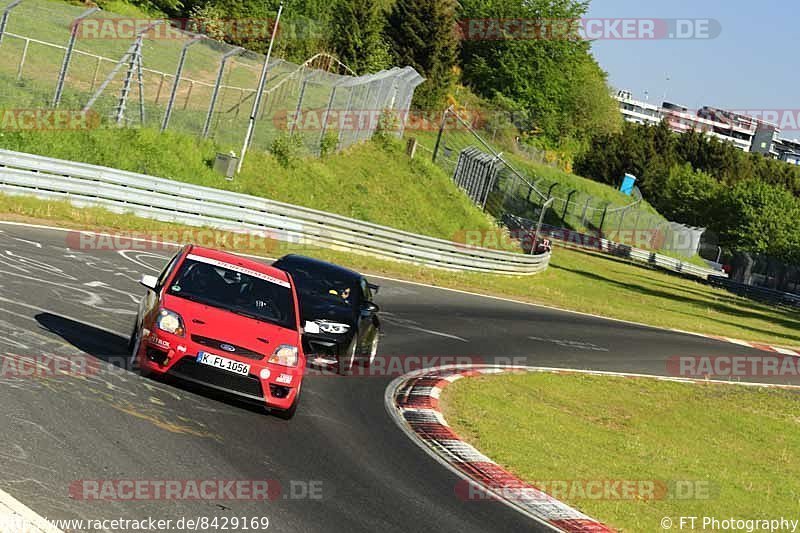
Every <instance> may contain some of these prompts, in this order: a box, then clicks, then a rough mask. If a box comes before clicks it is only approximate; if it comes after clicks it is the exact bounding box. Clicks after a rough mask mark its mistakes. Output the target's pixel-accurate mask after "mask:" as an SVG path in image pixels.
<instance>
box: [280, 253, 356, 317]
mask: <svg viewBox="0 0 800 533" xmlns="http://www.w3.org/2000/svg"><path fill="white" fill-rule="evenodd" d="M275 266H276V267H278V268H281V269H283V270H286V271H287V272H289V273H290V274H291V275H292V279H293V281H294V284H295V286H296V287H297V292H298V293H300V296H301V298H302V297H303V296H306V297H312V298H320V299H322V300H325V301H326V302H329V303H333V304H340V305H342V306H347V307H354V306H357V305H358V304H359V290H358V280H357V279H356V278H354V277H353V276H351V275H347V274H345V273H343V272H341V271H340V270H337V269H334V268H325V267H324V266H322V265H315V264H313V263H304V264H299V263H292V262H279V263H276V265H275Z"/></svg>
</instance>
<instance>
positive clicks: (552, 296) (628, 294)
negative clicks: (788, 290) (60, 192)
mask: <svg viewBox="0 0 800 533" xmlns="http://www.w3.org/2000/svg"><path fill="white" fill-rule="evenodd" d="M388 205H391V204H388ZM0 217H2V218H4V219H16V220H26V221H37V222H39V223H47V224H55V225H59V226H62V227H72V228H86V229H95V230H97V229H99V230H104V229H105V230H139V231H151V232H156V231H175V230H180V229H190V228H181V227H180V226H176V225H174V224H165V223H160V222H155V221H151V220H146V219H141V218H137V217H134V216H132V215H127V214H124V215H118V214H114V213H110V212H108V211H105V210H103V209H78V208H75V207H73V206H71V205H70V204H69V203H67V202H48V201H43V200H38V199H35V198H29V197H12V196H4V195H0ZM232 250H233V251H239V252H244V253H254V254H259V253H262V254H264V255H267V256H269V257H276V256H278V255H280V254H282V253H284V252H287V251H293V252H297V253H304V254H306V255H313V256H316V257H320V258H322V259H326V260H329V261H335V262H338V263H340V264H343V265H346V266H349V267H351V268H354V269H357V270H361V271H364V272H369V273H373V274H378V275H384V276H389V277H397V278H400V279H406V280H409V281H416V282H421V283H428V284H431V285H436V286H440V287H447V288H454V289H462V290H467V291H472V292H477V293H482V294H489V295H494V296H502V297H509V298H514V299H518V300H522V301H527V302H532V303H539V304H546V305H552V306H555V307H560V308H564V309H571V310H575V311H582V312H587V313H593V314H598V315H603V316H607V317H611V318H618V319H623V320H631V321H635V322H642V323H646V324H650V325H653V326H661V327H669V328H677V329H683V330H687V331H696V332H700V333H707V334H713V335H723V336H729V337H736V338H741V339H747V340H753V341H761V342H771V343H775V344H784V345H789V346H796V345H800V313H798V312H797V311H795V310H789V309H781V308H773V307H770V306H768V305H764V304H761V303H758V302H753V301H750V300H746V299H744V298H740V297H738V296H735V295H732V294H730V293H728V292H726V291H723V290H720V289H715V288H712V287H709V286H706V285H704V284H702V283H700V282H696V281H692V280H689V279H684V278H681V277H679V276H676V275H672V274H668V273H666V272H662V271H658V270H655V269H650V268H648V267H644V266H641V265H633V264H630V263H627V262H625V261H623V260H620V259H616V258H612V257H608V256H603V255H595V254H587V253H582V252H576V251H572V250H569V249H565V248H556V249H555V250H554V252H553V259H552V261H551V265H550V268H549V269H548V270H547V271H546V272H544V273H542V274H538V275H536V276H532V277H529V276H526V277H516V276H501V275H487V274H478V273H465V272H451V271H445V270H439V269H433V268H425V267H419V266H415V265H411V264H406V263H398V262H392V261H387V260H382V259H377V258H374V257H370V256H363V255H358V254H353V253H345V252H338V251H333V250H326V249H315V248H303V249H297V248H296V247H292V248H287V245H285V244H283V243H277V242H273V243H269V244H267V245H265V246H264V247H259V249H256V250H253V249H242V248H233V249H232Z"/></svg>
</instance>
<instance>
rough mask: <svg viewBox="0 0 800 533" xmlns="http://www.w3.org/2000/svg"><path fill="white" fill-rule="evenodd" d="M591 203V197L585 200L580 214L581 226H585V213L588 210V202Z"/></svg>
mask: <svg viewBox="0 0 800 533" xmlns="http://www.w3.org/2000/svg"><path fill="white" fill-rule="evenodd" d="M591 201H592V197H591V196H589V197H588V198H586V203H585V204H583V213H581V224H583V225H584V226H585V225H586V211H588V210H589V202H591Z"/></svg>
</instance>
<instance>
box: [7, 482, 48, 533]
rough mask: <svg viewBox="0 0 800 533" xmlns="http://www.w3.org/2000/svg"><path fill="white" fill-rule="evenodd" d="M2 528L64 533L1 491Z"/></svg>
mask: <svg viewBox="0 0 800 533" xmlns="http://www.w3.org/2000/svg"><path fill="white" fill-rule="evenodd" d="M0 526H2V528H3V531H14V532H16V531H25V532H29V533H62V532H61V530H60V529H58V528H56V527H55V526H53V525H52V524H50V523H49V522H48V521H47V520H45V519H44V518H42V517H41V516H39V515H38V514H37V513H35V512H34V511H33V510H31V509H30V508H29V507H27V506H26V505H24V504H23V503H22V502H20V501H19V500H17V499H16V498H14V497H13V496H11V495H10V494H8V493H7V492H5V491H2V490H0ZM6 528H8V529H6Z"/></svg>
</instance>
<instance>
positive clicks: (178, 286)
mask: <svg viewBox="0 0 800 533" xmlns="http://www.w3.org/2000/svg"><path fill="white" fill-rule="evenodd" d="M172 292H181V286H180V285H173V286H172Z"/></svg>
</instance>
